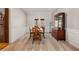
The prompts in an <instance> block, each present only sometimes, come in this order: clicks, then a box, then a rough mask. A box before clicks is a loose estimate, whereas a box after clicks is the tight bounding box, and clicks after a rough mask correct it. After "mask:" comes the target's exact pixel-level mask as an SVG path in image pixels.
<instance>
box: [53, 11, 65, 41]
mask: <svg viewBox="0 0 79 59" xmlns="http://www.w3.org/2000/svg"><path fill="white" fill-rule="evenodd" d="M52 35H53V37H54V38H55V39H56V40H57V41H58V40H65V13H64V12H62V13H58V14H56V15H55V16H54V28H53V29H52Z"/></svg>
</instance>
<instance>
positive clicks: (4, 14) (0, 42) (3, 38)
mask: <svg viewBox="0 0 79 59" xmlns="http://www.w3.org/2000/svg"><path fill="white" fill-rule="evenodd" d="M8 43H9V9H8V8H0V49H2V48H4V47H5V46H7V45H8Z"/></svg>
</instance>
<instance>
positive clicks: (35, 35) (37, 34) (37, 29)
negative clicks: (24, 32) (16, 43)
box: [30, 26, 43, 42]
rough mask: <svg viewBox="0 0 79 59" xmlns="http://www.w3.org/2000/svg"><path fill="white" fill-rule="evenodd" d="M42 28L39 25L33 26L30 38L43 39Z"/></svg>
mask: <svg viewBox="0 0 79 59" xmlns="http://www.w3.org/2000/svg"><path fill="white" fill-rule="evenodd" d="M42 32H43V31H42V29H41V28H40V27H38V26H35V27H32V29H31V30H30V38H31V37H32V38H33V42H34V41H35V40H39V41H41V34H42Z"/></svg>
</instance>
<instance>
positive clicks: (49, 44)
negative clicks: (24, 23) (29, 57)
mask: <svg viewBox="0 0 79 59" xmlns="http://www.w3.org/2000/svg"><path fill="white" fill-rule="evenodd" d="M1 51H76V49H74V48H72V47H70V45H68V44H67V42H66V41H56V40H55V39H54V38H53V37H52V36H51V34H45V39H44V38H42V40H41V42H40V41H34V43H32V38H31V39H29V34H26V35H24V36H23V37H21V38H20V39H18V40H17V41H16V42H14V43H11V44H9V45H8V46H7V47H6V48H4V49H2V50H1Z"/></svg>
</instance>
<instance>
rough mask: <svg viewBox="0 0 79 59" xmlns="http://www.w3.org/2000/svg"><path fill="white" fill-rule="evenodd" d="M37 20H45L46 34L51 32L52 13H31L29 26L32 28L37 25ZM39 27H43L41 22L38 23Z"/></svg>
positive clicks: (28, 19)
mask: <svg viewBox="0 0 79 59" xmlns="http://www.w3.org/2000/svg"><path fill="white" fill-rule="evenodd" d="M35 18H39V19H41V18H44V19H45V20H44V26H45V32H49V29H50V28H49V23H50V20H51V13H49V12H41V11H39V12H31V13H28V14H27V26H28V27H32V26H34V25H35V20H34V19H35ZM38 25H39V26H41V21H40V20H39V21H38Z"/></svg>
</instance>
